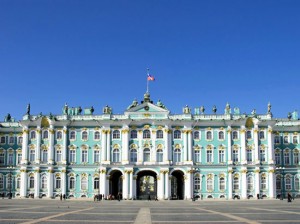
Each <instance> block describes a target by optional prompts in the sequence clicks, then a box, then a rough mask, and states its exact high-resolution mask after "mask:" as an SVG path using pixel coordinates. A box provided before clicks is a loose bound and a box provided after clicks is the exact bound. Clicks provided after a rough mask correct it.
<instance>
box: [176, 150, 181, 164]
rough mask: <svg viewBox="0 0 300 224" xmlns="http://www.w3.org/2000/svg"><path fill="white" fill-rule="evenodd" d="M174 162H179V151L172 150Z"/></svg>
mask: <svg viewBox="0 0 300 224" xmlns="http://www.w3.org/2000/svg"><path fill="white" fill-rule="evenodd" d="M174 162H175V163H177V162H181V150H180V149H175V150H174Z"/></svg>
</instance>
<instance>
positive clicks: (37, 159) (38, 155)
mask: <svg viewBox="0 0 300 224" xmlns="http://www.w3.org/2000/svg"><path fill="white" fill-rule="evenodd" d="M36 133H37V135H36V150H35V153H36V154H35V155H36V157H35V163H37V164H39V163H40V161H41V127H40V126H38V127H37V130H36Z"/></svg>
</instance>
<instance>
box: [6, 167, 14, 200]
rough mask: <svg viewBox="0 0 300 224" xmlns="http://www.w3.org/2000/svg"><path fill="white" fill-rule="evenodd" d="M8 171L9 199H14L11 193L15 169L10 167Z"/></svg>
mask: <svg viewBox="0 0 300 224" xmlns="http://www.w3.org/2000/svg"><path fill="white" fill-rule="evenodd" d="M7 169H8V170H9V174H8V177H9V179H8V190H9V192H8V199H11V198H12V193H11V190H12V177H11V174H12V169H14V167H13V166H9V167H7Z"/></svg>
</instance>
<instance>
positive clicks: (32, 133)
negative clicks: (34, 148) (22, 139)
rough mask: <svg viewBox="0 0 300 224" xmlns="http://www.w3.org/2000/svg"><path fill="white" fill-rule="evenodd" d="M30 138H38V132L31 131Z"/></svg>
mask: <svg viewBox="0 0 300 224" xmlns="http://www.w3.org/2000/svg"><path fill="white" fill-rule="evenodd" d="M30 138H31V139H35V138H36V133H35V131H31V132H30Z"/></svg>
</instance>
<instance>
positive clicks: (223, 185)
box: [219, 177, 225, 191]
mask: <svg viewBox="0 0 300 224" xmlns="http://www.w3.org/2000/svg"><path fill="white" fill-rule="evenodd" d="M219 188H220V191H224V190H225V178H224V177H220V179H219Z"/></svg>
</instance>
